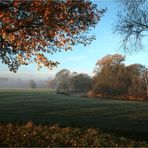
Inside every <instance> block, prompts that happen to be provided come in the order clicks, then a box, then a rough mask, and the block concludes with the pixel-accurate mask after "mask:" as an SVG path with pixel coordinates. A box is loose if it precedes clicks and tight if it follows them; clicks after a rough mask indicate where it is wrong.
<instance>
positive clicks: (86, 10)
mask: <svg viewBox="0 0 148 148" xmlns="http://www.w3.org/2000/svg"><path fill="white" fill-rule="evenodd" d="M104 12H105V10H104V9H102V10H98V9H97V6H96V5H95V4H92V2H90V1H86V0H76V1H72V0H66V1H65V0H1V1H0V59H1V60H2V63H5V64H7V65H8V67H9V69H10V70H11V71H13V72H16V71H17V69H18V67H19V66H20V65H28V64H30V63H32V62H33V61H34V62H36V63H37V64H38V65H39V67H40V66H42V65H43V66H45V67H47V68H49V69H52V68H53V67H55V66H57V64H58V62H57V61H56V62H53V61H50V60H49V59H47V58H46V57H45V53H49V54H53V53H55V52H57V51H61V50H66V51H67V50H70V49H72V46H74V45H75V44H78V43H81V44H84V45H87V44H89V43H91V41H92V40H93V39H94V36H87V33H88V31H89V30H90V29H91V28H92V27H95V25H96V24H97V22H98V21H99V20H100V17H102V15H103V14H104Z"/></svg>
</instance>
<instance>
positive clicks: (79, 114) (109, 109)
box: [0, 90, 148, 141]
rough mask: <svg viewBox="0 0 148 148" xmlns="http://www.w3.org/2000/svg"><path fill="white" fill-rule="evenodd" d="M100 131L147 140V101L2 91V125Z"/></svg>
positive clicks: (38, 91)
mask: <svg viewBox="0 0 148 148" xmlns="http://www.w3.org/2000/svg"><path fill="white" fill-rule="evenodd" d="M27 121H32V122H33V123H34V124H36V125H49V124H50V125H54V124H58V125H59V126H60V127H70V128H83V129H87V128H97V129H100V130H102V131H105V132H109V133H113V134H115V135H124V136H126V137H129V138H134V139H138V140H139V139H141V140H144V141H148V136H147V135H148V102H136V101H122V100H109V99H90V98H82V97H76V96H65V95H60V94H56V92H54V91H49V90H1V91H0V122H1V123H18V124H20V123H21V124H23V123H26V122H27Z"/></svg>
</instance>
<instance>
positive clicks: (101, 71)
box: [49, 54, 148, 100]
mask: <svg viewBox="0 0 148 148" xmlns="http://www.w3.org/2000/svg"><path fill="white" fill-rule="evenodd" d="M124 61H125V56H123V55H120V54H114V55H106V56H105V57H103V58H102V59H100V60H98V61H97V63H96V66H95V70H94V76H93V77H90V76H89V75H88V74H84V73H77V72H70V71H69V70H67V69H62V70H61V71H59V72H57V73H56V75H55V77H54V79H53V80H51V81H50V82H49V87H50V88H52V89H56V90H60V91H65V90H66V91H67V90H68V91H73V92H78V93H80V92H87V94H88V96H91V97H98V96H99V97H100V96H101V97H108V98H109V97H110V98H113V97H116V98H123V99H133V100H135V99H136V100H138V99H139V100H143V99H146V98H147V97H148V68H147V67H146V66H144V65H142V64H138V63H137V64H131V65H125V63H124Z"/></svg>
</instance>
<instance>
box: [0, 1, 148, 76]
mask: <svg viewBox="0 0 148 148" xmlns="http://www.w3.org/2000/svg"><path fill="white" fill-rule="evenodd" d="M93 2H94V3H96V4H97V5H98V8H105V7H106V8H107V9H108V11H107V12H106V13H105V15H104V17H102V19H101V21H100V22H99V23H98V25H97V26H96V28H95V29H94V30H92V31H91V32H90V33H92V34H94V35H96V40H94V41H93V42H92V43H91V44H90V45H88V46H83V45H78V46H75V47H74V48H73V50H72V51H67V52H65V51H63V52H60V53H55V54H54V55H48V58H49V59H51V60H54V61H56V60H57V61H59V62H60V65H58V67H57V68H54V70H52V71H49V70H48V69H46V68H42V69H40V70H39V71H38V70H37V65H36V64H31V65H29V66H22V67H21V68H20V69H19V70H18V72H17V73H16V74H14V73H12V72H9V70H8V68H7V65H4V64H1V63H0V67H1V69H0V77H17V78H21V79H32V78H34V79H48V78H49V77H53V75H54V74H55V73H56V72H58V71H59V70H61V69H63V68H65V69H69V70H71V71H77V72H82V73H88V74H89V75H93V70H94V67H95V63H96V62H97V60H98V59H101V58H102V57H103V56H105V55H107V54H115V53H119V54H125V53H124V52H123V50H122V49H120V45H121V43H120V36H119V35H115V34H113V24H114V22H115V20H116V13H117V11H118V8H119V7H118V5H117V2H116V1H115V0H114V1H111V0H93ZM144 45H145V48H144V49H143V50H141V51H140V52H138V53H133V54H132V55H129V54H126V62H125V63H126V64H127V65H129V64H133V63H141V64H144V65H148V42H147V39H146V38H145V39H144Z"/></svg>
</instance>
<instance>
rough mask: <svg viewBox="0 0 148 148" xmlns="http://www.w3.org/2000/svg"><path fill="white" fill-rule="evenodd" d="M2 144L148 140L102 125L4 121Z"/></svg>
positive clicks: (98, 143)
mask: <svg viewBox="0 0 148 148" xmlns="http://www.w3.org/2000/svg"><path fill="white" fill-rule="evenodd" d="M0 146H1V147H2V146H3V147H6V146H9V147H21V146H27V147H31V146H40V147H45V146H46V147H47V146H50V147H55V146H56V147H62V146H63V147H66V146H70V147H135V146H137V147H148V143H147V142H144V141H134V140H130V139H127V138H125V137H117V136H114V135H112V134H109V133H103V132H102V131H100V130H98V129H79V128H60V127H59V126H57V125H54V126H47V125H44V126H41V125H33V124H32V123H31V122H28V123H27V124H26V125H19V124H4V123H1V124H0Z"/></svg>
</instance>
